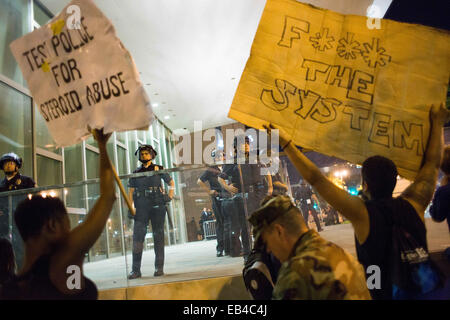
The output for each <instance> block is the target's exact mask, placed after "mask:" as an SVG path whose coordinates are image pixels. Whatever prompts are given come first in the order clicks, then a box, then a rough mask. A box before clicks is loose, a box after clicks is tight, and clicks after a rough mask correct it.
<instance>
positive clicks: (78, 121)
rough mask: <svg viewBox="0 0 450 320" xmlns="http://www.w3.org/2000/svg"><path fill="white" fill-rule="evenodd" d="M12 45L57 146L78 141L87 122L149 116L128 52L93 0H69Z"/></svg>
mask: <svg viewBox="0 0 450 320" xmlns="http://www.w3.org/2000/svg"><path fill="white" fill-rule="evenodd" d="M75 9H76V10H75ZM11 50H12V52H13V54H14V57H15V58H16V60H17V62H18V63H19V66H20V68H21V70H22V73H23V75H24V77H25V79H26V81H27V83H28V87H29V89H30V91H31V94H32V96H33V99H34V101H35V103H36V104H37V106H38V109H39V111H40V113H41V115H42V116H43V118H44V119H45V121H46V123H47V126H48V128H49V131H50V133H51V135H52V137H53V139H54V140H55V142H56V143H57V145H58V146H59V147H64V146H68V145H72V144H75V143H78V142H80V141H81V140H82V139H84V138H86V137H87V136H89V134H90V131H89V128H93V129H100V128H103V129H104V132H105V133H110V132H112V131H126V130H134V129H142V128H147V127H148V126H149V125H150V123H151V121H152V120H153V113H152V110H151V107H150V101H149V99H148V97H147V95H146V93H145V91H144V88H143V87H142V83H141V82H140V80H139V75H138V72H137V70H136V66H135V64H134V61H133V59H132V57H131V55H130V53H129V52H128V51H127V50H126V49H125V48H124V46H123V45H122V43H121V41H120V40H119V38H117V36H116V33H115V30H114V27H113V25H112V24H111V21H109V20H108V18H106V17H105V16H104V15H103V13H102V12H101V11H100V10H99V9H98V8H97V7H96V6H95V5H94V3H93V1H92V0H74V1H72V2H70V3H69V4H68V5H67V6H66V7H65V8H64V9H63V10H62V12H61V13H60V14H59V15H57V16H56V17H54V18H53V19H52V20H51V21H50V22H49V23H48V24H46V25H44V26H42V27H41V28H39V29H37V30H35V31H33V32H31V33H29V34H27V35H25V36H23V37H22V38H20V39H17V40H15V41H14V42H12V43H11Z"/></svg>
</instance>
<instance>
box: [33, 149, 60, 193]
mask: <svg viewBox="0 0 450 320" xmlns="http://www.w3.org/2000/svg"><path fill="white" fill-rule="evenodd" d="M36 162H37V168H38V169H37V184H38V185H39V186H40V187H43V186H53V185H57V184H62V182H63V179H62V162H61V161H58V160H54V159H50V158H47V157H44V156H41V155H39V154H38V155H36Z"/></svg>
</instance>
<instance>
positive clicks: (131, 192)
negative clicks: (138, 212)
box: [128, 187, 134, 206]
mask: <svg viewBox="0 0 450 320" xmlns="http://www.w3.org/2000/svg"><path fill="white" fill-rule="evenodd" d="M133 193H134V188H131V187H129V188H128V198H129V199H130V200H131V203H133V206H134V202H133Z"/></svg>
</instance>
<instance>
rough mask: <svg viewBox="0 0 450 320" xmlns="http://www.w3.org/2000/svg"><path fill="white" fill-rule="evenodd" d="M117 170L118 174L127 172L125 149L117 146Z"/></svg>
mask: <svg viewBox="0 0 450 320" xmlns="http://www.w3.org/2000/svg"><path fill="white" fill-rule="evenodd" d="M117 166H118V168H117V170H118V174H119V175H122V174H127V173H128V170H127V150H125V149H124V148H122V147H119V146H117Z"/></svg>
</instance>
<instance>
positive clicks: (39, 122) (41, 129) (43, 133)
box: [34, 105, 62, 154]
mask: <svg viewBox="0 0 450 320" xmlns="http://www.w3.org/2000/svg"><path fill="white" fill-rule="evenodd" d="M34 110H35V114H36V146H37V147H39V148H42V149H45V150H48V151H50V152H53V153H56V154H62V151H61V148H56V143H55V141H54V140H53V138H52V136H51V134H50V132H49V131H48V127H47V124H46V122H45V120H44V118H43V117H42V115H41V113H40V112H39V109H38V108H37V106H36V105H35V107H34Z"/></svg>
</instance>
